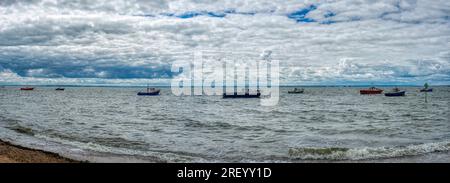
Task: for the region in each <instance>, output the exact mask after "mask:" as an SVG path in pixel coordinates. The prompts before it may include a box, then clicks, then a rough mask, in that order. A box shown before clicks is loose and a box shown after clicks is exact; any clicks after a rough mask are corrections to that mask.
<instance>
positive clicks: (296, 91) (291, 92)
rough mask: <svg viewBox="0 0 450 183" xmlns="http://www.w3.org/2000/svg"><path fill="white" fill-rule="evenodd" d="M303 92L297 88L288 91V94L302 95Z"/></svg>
mask: <svg viewBox="0 0 450 183" xmlns="http://www.w3.org/2000/svg"><path fill="white" fill-rule="evenodd" d="M304 91H305V90H304V89H303V88H302V89H298V88H294V90H291V91H288V93H290V94H297V93H303V92H304Z"/></svg>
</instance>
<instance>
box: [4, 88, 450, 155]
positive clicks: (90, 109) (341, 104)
mask: <svg viewBox="0 0 450 183" xmlns="http://www.w3.org/2000/svg"><path fill="white" fill-rule="evenodd" d="M290 89H292V88H288V87H282V88H281V95H280V101H279V103H278V105H276V106H272V107H266V106H261V105H260V100H259V99H222V97H221V96H174V95H172V93H171V91H170V88H162V91H161V95H160V96H137V95H136V92H138V91H140V90H143V89H141V88H120V87H116V88H112V87H68V88H66V90H65V91H55V90H54V88H52V87H38V88H36V89H35V91H20V90H18V87H5V88H0V139H2V140H6V141H10V142H12V143H15V144H18V145H22V146H27V147H32V148H38V149H43V150H47V151H51V152H56V153H59V154H61V155H63V156H67V157H70V158H75V159H79V160H88V161H95V162H450V122H449V115H450V113H449V101H450V87H434V90H435V91H434V92H433V93H429V94H428V103H425V101H424V93H419V92H417V90H418V89H419V88H414V87H405V88H403V89H406V91H407V96H405V97H391V98H390V97H385V96H384V95H371V96H364V95H359V92H358V91H359V89H360V88H356V87H306V88H305V93H304V94H287V91H288V90H290ZM383 89H389V88H383Z"/></svg>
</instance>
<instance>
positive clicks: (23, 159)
mask: <svg viewBox="0 0 450 183" xmlns="http://www.w3.org/2000/svg"><path fill="white" fill-rule="evenodd" d="M0 163H82V161H77V160H73V159H70V158H66V157H63V156H61V155H59V154H56V153H52V152H47V151H43V150H39V149H32V148H27V147H22V146H19V145H15V144H12V143H10V142H7V141H3V140H1V139H0Z"/></svg>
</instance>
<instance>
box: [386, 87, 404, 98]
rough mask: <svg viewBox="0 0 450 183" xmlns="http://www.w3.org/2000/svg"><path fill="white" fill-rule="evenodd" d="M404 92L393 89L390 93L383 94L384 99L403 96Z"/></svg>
mask: <svg viewBox="0 0 450 183" xmlns="http://www.w3.org/2000/svg"><path fill="white" fill-rule="evenodd" d="M405 93H406V91H400V90H399V89H398V88H394V89H393V91H392V92H388V93H385V94H384V96H386V97H401V96H405Z"/></svg>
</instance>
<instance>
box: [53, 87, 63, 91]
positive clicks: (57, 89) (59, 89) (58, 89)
mask: <svg viewBox="0 0 450 183" xmlns="http://www.w3.org/2000/svg"><path fill="white" fill-rule="evenodd" d="M55 90H56V91H64V88H56V89H55Z"/></svg>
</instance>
